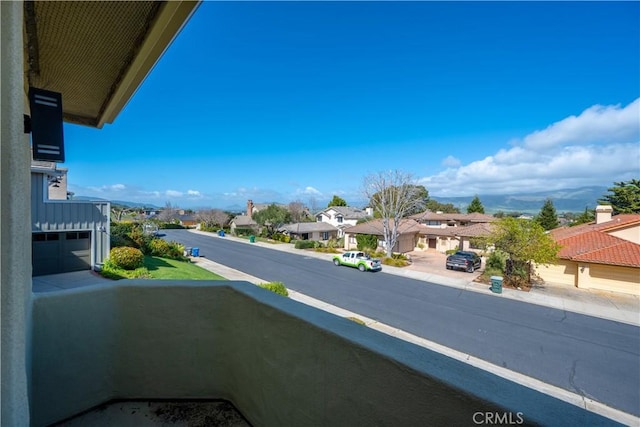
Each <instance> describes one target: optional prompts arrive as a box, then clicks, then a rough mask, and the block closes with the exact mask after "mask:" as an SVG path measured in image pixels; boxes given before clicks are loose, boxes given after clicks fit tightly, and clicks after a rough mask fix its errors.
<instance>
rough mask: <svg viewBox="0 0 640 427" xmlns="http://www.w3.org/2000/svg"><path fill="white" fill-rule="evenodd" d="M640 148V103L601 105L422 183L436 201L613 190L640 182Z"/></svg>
mask: <svg viewBox="0 0 640 427" xmlns="http://www.w3.org/2000/svg"><path fill="white" fill-rule="evenodd" d="M639 143H640V99H636V100H635V101H633V102H632V103H631V104H629V105H627V106H626V107H624V108H622V107H620V106H619V105H616V106H600V105H596V106H593V107H590V108H588V109H586V110H585V111H584V112H582V114H580V115H578V116H570V117H567V118H565V119H563V120H560V121H558V122H556V123H554V124H552V125H550V126H549V127H547V128H546V129H544V130H540V131H536V132H533V133H531V134H529V135H526V136H525V137H524V138H522V140H516V141H515V142H512V144H513V146H512V147H511V148H505V149H501V150H499V151H498V152H497V153H495V154H494V155H492V156H488V157H485V158H484V159H481V160H477V161H474V162H471V163H469V164H467V165H460V166H459V167H452V166H449V167H448V169H446V170H445V171H443V172H440V173H439V174H437V175H434V176H429V177H425V178H422V179H421V180H420V183H421V184H423V185H425V186H426V187H427V189H428V190H429V192H430V194H432V195H434V196H463V195H464V196H468V195H473V194H504V193H512V192H513V193H517V192H525V191H526V192H528V191H544V190H555V189H562V188H570V187H580V186H587V185H603V186H607V185H610V184H612V183H613V182H614V181H620V180H627V179H630V178H632V177H636V178H637V175H638V171H639V170H640V148H639V147H640V145H639ZM445 160H447V159H445ZM443 164H444V162H443ZM445 166H447V165H445Z"/></svg>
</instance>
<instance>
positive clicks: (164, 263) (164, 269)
mask: <svg viewBox="0 0 640 427" xmlns="http://www.w3.org/2000/svg"><path fill="white" fill-rule="evenodd" d="M102 275H103V276H105V277H108V278H110V279H115V280H118V279H133V278H145V279H170V280H227V279H225V278H224V277H222V276H219V275H217V274H215V273H212V272H210V271H209V270H205V269H204V268H202V267H198V266H197V265H195V264H192V263H190V262H185V261H177V260H173V259H169V258H160V257H156V256H145V257H144V267H142V268H138V269H136V270H123V269H120V268H114V267H112V266H109V267H107V266H105V268H103V270H102Z"/></svg>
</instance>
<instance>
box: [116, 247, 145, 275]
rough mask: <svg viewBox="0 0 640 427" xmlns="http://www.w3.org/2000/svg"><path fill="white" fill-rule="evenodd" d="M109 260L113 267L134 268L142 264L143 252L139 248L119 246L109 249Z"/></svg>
mask: <svg viewBox="0 0 640 427" xmlns="http://www.w3.org/2000/svg"><path fill="white" fill-rule="evenodd" d="M109 260H110V261H111V264H112V265H113V266H114V267H117V268H122V269H123V270H135V269H136V268H140V267H142V266H144V254H143V253H142V251H141V250H140V249H136V248H132V247H129V246H121V247H118V248H113V249H111V252H109Z"/></svg>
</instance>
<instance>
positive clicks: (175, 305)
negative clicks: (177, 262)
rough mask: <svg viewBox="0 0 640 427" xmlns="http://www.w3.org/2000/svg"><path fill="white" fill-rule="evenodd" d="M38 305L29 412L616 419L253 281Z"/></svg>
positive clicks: (82, 294)
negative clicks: (195, 410)
mask: <svg viewBox="0 0 640 427" xmlns="http://www.w3.org/2000/svg"><path fill="white" fill-rule="evenodd" d="M32 315H33V316H32V322H33V323H32V327H33V329H32V345H31V366H32V378H31V424H32V425H33V426H45V425H50V424H52V423H57V422H60V421H61V420H65V419H68V418H70V417H73V416H75V415H77V414H80V413H83V412H84V411H88V410H91V409H92V408H96V407H98V406H99V405H103V404H105V403H107V402H111V401H114V400H118V401H122V400H125V401H126V400H137V401H139V400H146V401H153V400H159V399H160V400H165V399H169V400H174V401H185V400H186V401H201V400H217V399H223V400H226V401H228V402H231V403H232V404H233V405H234V406H235V407H236V408H237V409H238V411H240V413H241V414H242V415H243V416H244V417H245V418H246V420H247V421H248V422H249V423H250V424H251V425H254V426H285V425H291V426H309V425H319V426H326V425H331V426H341V425H344V426H354V425H389V426H424V425H474V423H477V422H480V421H482V422H483V423H486V421H485V419H486V418H485V417H486V416H490V417H494V418H495V417H501V418H500V419H502V420H506V419H507V418H504V417H510V418H509V419H510V420H512V421H519V420H522V422H524V423H525V424H530V423H540V424H545V425H550V424H553V425H577V424H578V425H579V424H582V425H603V424H604V425H606V424H612V423H613V422H612V421H610V420H607V419H605V418H602V417H600V416H598V415H595V414H593V413H591V412H588V411H586V410H584V409H582V408H579V407H577V406H574V405H571V404H569V403H566V402H563V401H561V400H558V399H555V398H553V397H550V396H548V395H545V394H543V393H541V392H538V391H535V390H532V389H529V388H527V387H524V386H522V385H519V384H516V383H513V382H510V381H508V380H506V379H503V378H501V377H498V376H496V375H493V374H491V373H489V372H485V371H483V370H481V369H478V368H475V367H473V366H470V365H467V364H465V363H463V362H460V361H457V360H454V359H451V358H449V357H446V356H444V355H441V354H439V353H436V352H433V351H430V350H427V349H425V348H422V347H419V346H416V345H414V344H411V343H408V342H405V341H401V340H399V339H397V338H394V337H391V336H388V335H385V334H382V333H380V332H377V331H375V330H372V329H370V328H367V327H365V326H362V325H359V324H357V323H355V322H352V321H350V320H347V319H343V318H341V317H338V316H334V315H332V314H329V313H326V312H323V311H321V310H318V309H315V308H312V307H309V306H306V305H303V304H300V303H298V302H295V301H293V300H290V299H288V298H284V297H281V296H278V295H276V294H273V293H271V292H268V291H265V290H263V289H261V288H259V287H256V286H254V285H252V284H250V283H247V282H232V281H229V282H207V281H203V282H181V281H148V280H147V281H138V280H130V281H119V282H117V283H115V284H107V285H95V286H87V287H81V288H75V289H69V290H64V291H57V292H46V293H37V294H34V295H33V306H32ZM487 414H489V415H487ZM494 418H492V419H494Z"/></svg>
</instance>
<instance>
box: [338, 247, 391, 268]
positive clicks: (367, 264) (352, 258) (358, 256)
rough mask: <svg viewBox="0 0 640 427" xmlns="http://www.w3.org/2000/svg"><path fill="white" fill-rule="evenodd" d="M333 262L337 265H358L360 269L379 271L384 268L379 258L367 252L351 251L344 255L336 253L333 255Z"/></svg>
mask: <svg viewBox="0 0 640 427" xmlns="http://www.w3.org/2000/svg"><path fill="white" fill-rule="evenodd" d="M333 263H334V264H335V265H347V266H349V267H356V268H357V269H358V270H360V271H379V270H382V264H380V260H379V259H377V258H371V257H370V256H369V254H367V253H365V252H358V251H349V252H345V253H343V254H342V255H336V256H334V257H333Z"/></svg>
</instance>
